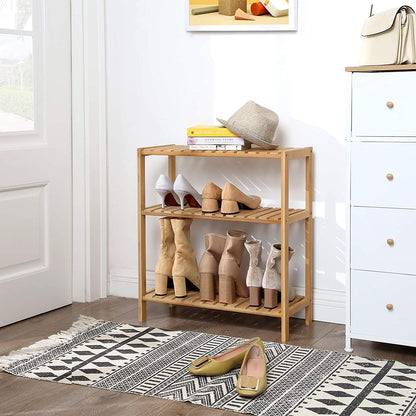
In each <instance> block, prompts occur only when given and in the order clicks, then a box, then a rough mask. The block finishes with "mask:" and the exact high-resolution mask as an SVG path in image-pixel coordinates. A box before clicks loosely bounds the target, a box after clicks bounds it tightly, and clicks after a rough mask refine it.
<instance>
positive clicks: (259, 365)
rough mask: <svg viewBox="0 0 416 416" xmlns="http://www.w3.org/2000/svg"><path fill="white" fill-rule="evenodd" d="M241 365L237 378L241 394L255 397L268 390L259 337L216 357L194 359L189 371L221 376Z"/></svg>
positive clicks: (199, 374)
mask: <svg viewBox="0 0 416 416" xmlns="http://www.w3.org/2000/svg"><path fill="white" fill-rule="evenodd" d="M240 365H241V369H240V374H239V376H238V380H237V392H238V394H240V396H246V397H254V396H257V395H259V394H261V393H263V392H264V390H266V387H267V380H266V358H265V356H264V345H263V342H262V341H261V339H260V338H259V337H256V338H251V339H249V340H248V341H245V342H243V343H242V344H241V345H238V346H237V347H234V348H232V349H230V350H228V351H226V352H224V353H222V354H219V355H216V356H214V357H201V358H198V359H197V360H195V361H193V362H192V363H191V365H190V366H189V371H190V372H191V373H192V374H195V375H198V376H219V375H222V374H225V373H228V372H229V371H230V370H232V369H233V368H237V367H239V366H240Z"/></svg>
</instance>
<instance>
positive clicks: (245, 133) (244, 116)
mask: <svg viewBox="0 0 416 416" xmlns="http://www.w3.org/2000/svg"><path fill="white" fill-rule="evenodd" d="M217 120H218V121H219V122H220V123H221V124H223V125H224V126H225V127H227V129H229V130H231V131H232V132H233V133H235V134H237V135H239V136H241V137H243V138H244V139H245V140H247V141H249V142H250V143H253V144H256V145H257V146H260V147H262V148H263V149H275V148H276V147H278V145H277V144H274V143H273V139H274V138H275V136H276V134H277V126H278V124H279V116H278V115H277V114H276V113H275V112H274V111H272V110H269V109H268V108H265V107H262V106H261V105H258V104H256V103H255V102H254V101H248V102H247V103H246V104H244V105H243V106H242V107H241V108H240V109H239V110H237V111H236V112H235V113H234V114H233V115H232V116H231V117H230V118H229V120H228V121H226V120H222V119H220V118H217Z"/></svg>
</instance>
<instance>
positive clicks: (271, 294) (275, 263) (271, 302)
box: [262, 244, 296, 309]
mask: <svg viewBox="0 0 416 416" xmlns="http://www.w3.org/2000/svg"><path fill="white" fill-rule="evenodd" d="M294 253H295V250H294V249H293V248H292V247H289V260H290V259H291V258H292V256H293V254H294ZM281 261H282V252H281V244H273V245H272V248H271V249H270V253H269V258H268V259H267V263H266V270H265V271H264V275H263V282H262V285H263V288H264V307H265V308H267V309H273V308H276V307H277V292H278V291H279V292H280V291H281V290H282V282H281V278H282V276H281V270H282V265H281ZM295 296H296V291H295V288H293V287H289V301H292V300H293V299H294V298H295Z"/></svg>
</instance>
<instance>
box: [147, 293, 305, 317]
mask: <svg viewBox="0 0 416 416" xmlns="http://www.w3.org/2000/svg"><path fill="white" fill-rule="evenodd" d="M144 300H146V301H148V302H158V303H168V304H170V305H180V306H193V307H195V308H205V309H215V310H221V311H228V312H239V313H248V314H252V315H264V316H271V317H275V318H280V317H281V316H282V308H281V305H280V304H279V305H278V306H277V308H274V309H266V308H263V305H260V306H250V302H249V300H248V299H246V298H237V299H236V301H235V302H234V303H232V304H230V305H226V304H223V303H219V302H218V301H217V300H215V301H213V302H210V301H207V300H201V299H199V292H194V291H189V290H188V293H187V296H186V298H177V297H175V293H174V291H173V289H169V290H168V294H167V295H166V296H157V295H156V294H155V291H154V290H151V291H150V292H147V293H146V296H145V297H144ZM306 303H307V301H306V299H305V297H304V296H296V297H295V299H293V301H292V302H289V315H290V316H292V315H294V314H295V313H297V312H299V311H300V310H301V309H303V308H304V307H305V306H306Z"/></svg>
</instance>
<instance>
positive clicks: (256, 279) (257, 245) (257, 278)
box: [244, 240, 264, 306]
mask: <svg viewBox="0 0 416 416" xmlns="http://www.w3.org/2000/svg"><path fill="white" fill-rule="evenodd" d="M244 245H245V247H246V250H247V251H248V253H249V254H250V265H249V267H248V271H247V278H246V284H247V286H248V290H249V294H250V306H260V305H261V282H262V279H263V272H264V270H263V269H262V268H261V267H260V265H261V241H260V240H253V241H248V242H246V243H244Z"/></svg>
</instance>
